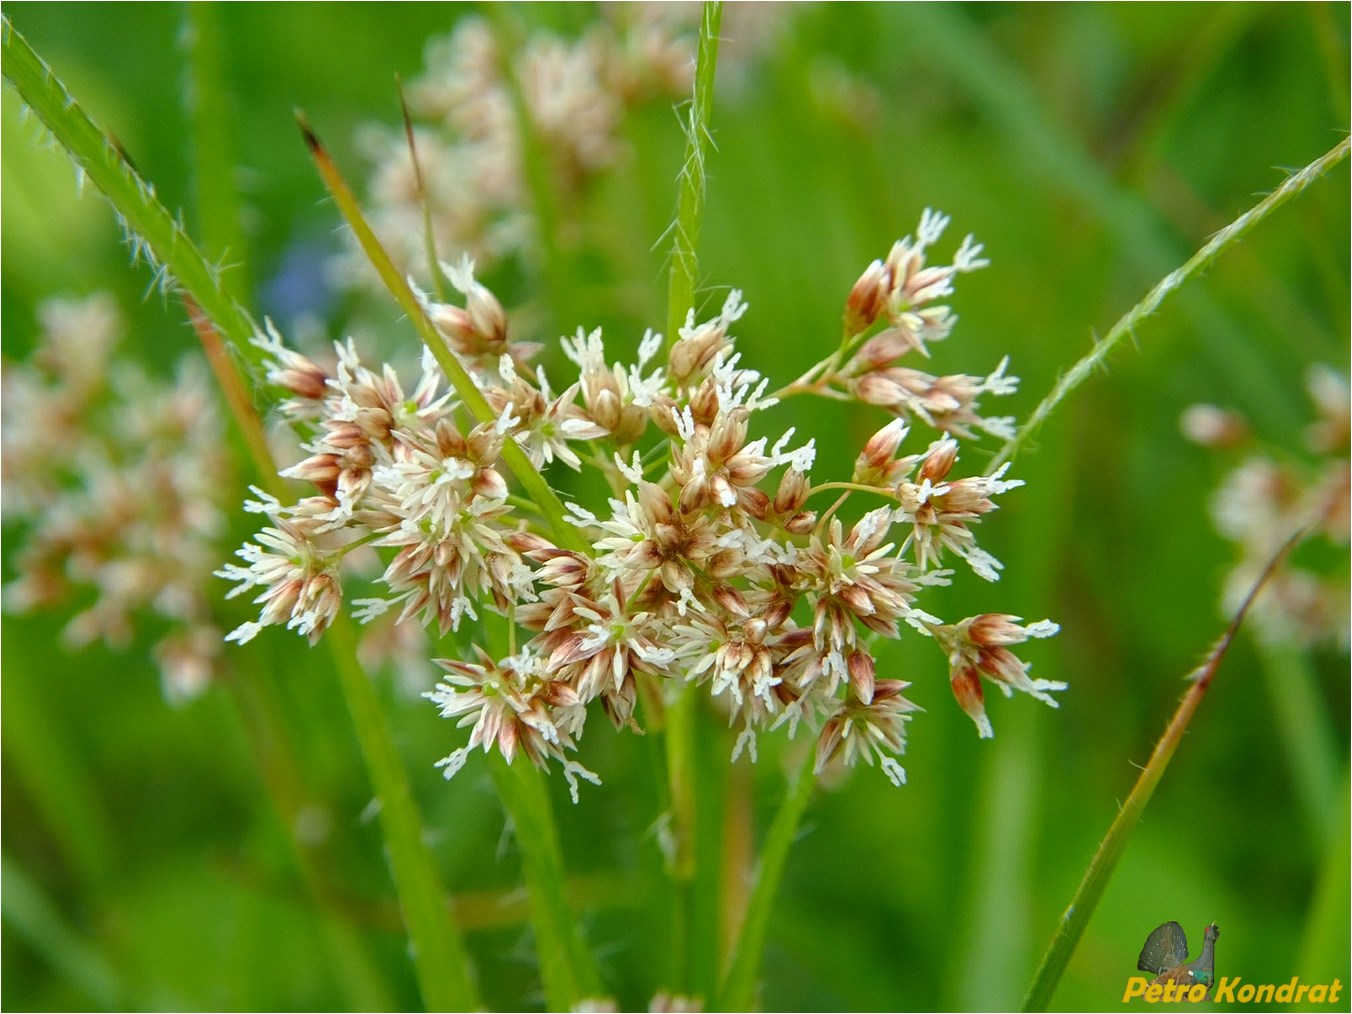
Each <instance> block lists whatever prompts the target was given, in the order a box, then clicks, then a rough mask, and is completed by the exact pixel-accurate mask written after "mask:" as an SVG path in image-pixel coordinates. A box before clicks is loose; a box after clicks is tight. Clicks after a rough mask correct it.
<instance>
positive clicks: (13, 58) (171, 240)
mask: <svg viewBox="0 0 1352 1014" xmlns="http://www.w3.org/2000/svg"><path fill="white" fill-rule="evenodd" d="M0 66H2V67H3V73H4V77H5V78H6V80H8V81H9V82H10V84H12V85H13V86H14V88H15V89H16V90H17V91H18V93H19V96H20V97H21V98H22V99H23V100H24V102H25V103H26V104H27V105H28V107H29V108H30V109H32V110H33V112H34V113H36V114H37V116H38V118H39V119H40V120H41V121H42V122H43V124H44V125H45V126H46V127H47V129H48V130H50V131H51V132H52V135H53V136H54V137H55V138H56V140H57V141H58V142H59V143H60V145H61V147H62V148H64V149H65V150H66V153H67V154H68V155H69V156H70V157H71V160H72V161H73V162H74V163H75V167H76V170H77V172H78V173H79V174H80V175H81V177H82V178H87V179H88V180H89V181H90V182H91V183H93V184H94V185H95V186H96V187H98V188H99V190H101V191H102V192H103V193H104V194H105V195H106V196H107V198H108V200H109V201H110V202H111V203H112V205H113V210H114V211H115V212H116V213H117V215H118V218H119V219H120V220H121V222H122V225H123V228H125V229H126V231H127V235H128V242H129V243H130V244H131V247H132V249H133V251H134V252H135V253H136V254H137V255H138V256H141V257H144V258H145V259H146V260H148V261H149V262H150V264H151V265H152V266H153V267H154V268H155V270H156V272H157V273H158V274H159V275H160V277H161V280H162V282H163V283H164V284H166V285H168V284H171V281H170V280H172V282H173V283H176V284H177V285H178V286H180V287H181V288H182V290H183V291H184V292H186V293H187V294H188V295H189V296H191V297H192V299H193V301H194V302H195V303H197V305H198V306H200V307H201V308H202V310H203V311H204V312H205V313H206V314H207V316H208V317H210V318H211V320H212V321H214V322H215V324H216V326H217V327H218V328H220V330H221V332H222V333H223V334H224V335H225V336H226V337H227V338H228V339H229V340H230V342H231V344H232V345H234V347H235V351H236V352H237V353H238V354H239V355H240V356H242V357H244V359H245V360H246V361H248V362H252V363H257V362H258V361H259V359H260V357H261V352H260V351H259V350H258V349H256V348H253V347H252V346H250V345H249V339H250V338H251V337H253V334H254V332H255V327H254V323H253V321H252V320H251V319H250V317H249V314H248V313H247V312H246V311H245V309H244V308H243V307H242V306H240V304H239V303H238V302H237V301H236V300H235V299H234V297H233V296H231V295H230V293H229V291H227V289H226V287H225V285H224V284H223V283H222V281H221V275H220V271H219V269H217V268H216V267H214V266H212V265H211V264H209V263H208V262H207V260H206V258H205V257H204V256H203V255H202V252H201V251H200V250H199V249H198V248H197V246H196V245H194V243H193V241H192V240H191V239H190V238H189V237H188V234H187V233H186V232H185V231H184V229H183V226H182V225H181V224H180V223H179V222H178V221H177V220H176V219H174V218H173V217H172V216H171V215H170V214H169V212H168V211H167V210H165V208H164V206H163V205H162V204H161V203H160V202H159V199H158V198H157V197H156V196H155V188H154V187H153V186H151V184H149V183H147V182H146V181H145V180H143V179H142V178H141V177H140V175H139V174H138V173H137V172H136V170H135V169H133V168H132V166H131V165H130V164H129V163H128V162H127V159H126V158H125V156H124V155H123V154H122V152H121V151H119V150H118V148H117V146H116V145H115V144H113V142H111V141H110V140H109V139H108V137H107V136H106V135H105V134H104V132H103V131H102V130H100V129H99V128H98V127H97V126H96V125H95V124H94V122H93V120H91V119H90V118H89V117H88V116H87V115H86V114H85V112H84V110H83V109H81V108H80V106H79V105H78V104H77V103H76V101H75V99H74V98H73V97H72V96H71V95H70V93H69V92H67V91H66V88H65V86H64V85H63V84H62V83H61V81H60V80H59V79H58V78H57V77H56V75H55V74H54V73H53V72H52V69H51V68H50V67H48V66H47V64H46V63H45V62H44V61H43V60H42V58H41V57H40V56H38V54H37V53H36V52H34V50H33V48H32V47H31V46H29V45H28V42H27V41H26V40H25V39H24V37H23V36H22V35H20V34H19V33H18V32H17V31H15V29H14V26H13V25H12V24H11V23H10V21H9V18H7V17H6V18H0Z"/></svg>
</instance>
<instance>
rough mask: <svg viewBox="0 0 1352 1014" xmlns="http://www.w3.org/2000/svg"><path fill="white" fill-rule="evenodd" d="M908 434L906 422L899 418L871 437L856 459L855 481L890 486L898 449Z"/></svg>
mask: <svg viewBox="0 0 1352 1014" xmlns="http://www.w3.org/2000/svg"><path fill="white" fill-rule="evenodd" d="M907 432H908V430H907V427H906V421H905V420H904V419H900V418H898V419H893V420H892V421H891V422H890V423H888V424H887V425H886V426H884V427H883V428H882V429H880V430H879V431H878V432H877V433H875V434H873V436H871V437H869V438H868V443H866V444H864V449H863V450H862V451H860V452H859V457H858V458H856V459H855V462H854V481H855V482H863V483H870V484H873V483H877V484H881V483H888V484H890V480H891V478H892V471H893V468H892V466H893V465H894V464H895V461H894V459H895V457H896V453H897V448H898V447H900V446H901V442H902V440H904V439H905V438H906V433H907Z"/></svg>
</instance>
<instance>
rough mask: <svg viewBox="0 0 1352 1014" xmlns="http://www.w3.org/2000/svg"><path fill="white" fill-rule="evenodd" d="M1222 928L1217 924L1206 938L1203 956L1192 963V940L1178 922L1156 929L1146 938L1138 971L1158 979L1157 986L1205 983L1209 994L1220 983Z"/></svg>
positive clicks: (1203, 941)
mask: <svg viewBox="0 0 1352 1014" xmlns="http://www.w3.org/2000/svg"><path fill="white" fill-rule="evenodd" d="M1220 935H1221V931H1220V928H1219V927H1218V926H1217V925H1216V924H1215V923H1214V922H1213V923H1212V924H1211V925H1210V926H1208V927H1207V928H1206V932H1205V933H1204V934H1203V938H1202V953H1201V954H1199V955H1198V956H1197V958H1196V960H1194V961H1191V962H1189V961H1188V937H1187V935H1186V934H1185V933H1184V932H1183V927H1182V926H1180V925H1179V924H1178V923H1176V922H1166V923H1165V924H1164V925H1163V926H1158V927H1156V928H1155V929H1154V930H1153V931H1152V932H1151V934H1150V936H1148V937H1146V938H1145V946H1144V947H1142V948H1141V956H1140V958H1138V959H1137V961H1136V967H1137V968H1139V969H1140V970H1141V971H1143V972H1150V973H1151V974H1152V975H1154V976H1155V979H1154V982H1152V983H1151V985H1154V984H1156V983H1158V984H1166V983H1175V984H1177V985H1182V986H1192V985H1195V984H1197V983H1201V984H1202V985H1203V986H1205V987H1206V988H1207V989H1208V990H1209V989H1210V988H1211V987H1212V985H1214V984H1215V982H1216V940H1217V939H1218V938H1219V937H1220Z"/></svg>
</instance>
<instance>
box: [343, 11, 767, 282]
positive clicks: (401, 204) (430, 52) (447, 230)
mask: <svg viewBox="0 0 1352 1014" xmlns="http://www.w3.org/2000/svg"><path fill="white" fill-rule="evenodd" d="M602 11H603V15H604V16H603V18H602V19H601V20H600V21H598V22H596V23H594V24H592V25H590V26H589V27H588V28H587V29H586V30H585V31H584V32H583V33H582V34H581V35H579V36H577V37H576V38H565V37H563V36H560V35H555V34H551V33H549V32H546V31H543V30H535V31H533V32H532V33H531V34H530V36H529V37H528V38H526V39H525V40H524V41H523V42H522V44H521V46H520V48H519V49H518V50H517V51H515V52H512V53H510V54H505V53H503V52H502V43H501V39H500V37H499V34H498V33H497V32H495V30H494V28H493V26H492V25H491V23H490V22H489V21H487V20H485V19H483V18H480V17H469V18H465V19H463V20H461V21H460V22H459V23H458V24H457V25H456V27H455V29H454V31H453V32H452V33H451V34H450V35H448V36H443V37H440V38H436V39H433V40H432V41H431V42H430V43H429V44H428V46H427V49H426V56H425V61H424V69H423V72H422V74H420V75H419V76H418V77H417V78H415V79H413V80H411V81H410V82H409V83H408V87H407V90H406V95H407V102H408V107H409V112H410V116H411V118H412V121H413V125H414V138H415V142H414V143H415V147H416V152H417V160H418V169H420V170H421V177H422V193H421V194H420V193H419V185H418V173H417V171H416V170H415V167H414V163H413V157H412V154H411V153H410V150H409V145H408V139H407V137H406V135H405V133H404V131H403V130H397V129H393V128H391V127H390V126H388V125H384V124H368V125H366V126H365V127H364V128H363V129H362V131H361V132H360V134H359V135H358V144H359V145H360V147H361V148H362V149H363V150H364V152H365V154H366V156H367V158H368V159H369V160H370V161H371V163H372V165H373V170H372V173H371V177H370V179H371V182H370V186H369V195H368V217H369V219H370V222H371V225H372V227H373V228H374V229H375V231H376V234H377V235H378V236H379V237H380V238H381V241H382V242H383V243H384V244H385V247H386V249H387V250H388V251H389V252H390V254H391V256H393V257H394V259H395V262H396V263H397V264H399V265H400V267H401V268H402V269H403V270H405V271H406V272H409V273H412V274H413V275H415V276H417V277H423V278H425V277H426V276H427V273H428V271H429V270H430V267H431V265H430V264H429V263H428V259H427V252H426V251H427V248H426V244H425V241H424V207H426V209H427V215H428V218H429V220H430V223H431V228H432V238H433V242H434V244H435V248H436V249H438V250H459V251H464V252H466V253H467V254H469V255H470V256H471V257H473V258H474V259H475V262H476V263H477V265H478V267H479V269H480V271H481V272H482V271H485V270H488V269H489V268H491V267H492V266H493V265H494V264H496V263H497V262H498V261H500V260H503V259H505V258H508V257H510V256H513V255H520V254H523V253H525V254H527V255H529V254H530V253H531V252H532V251H533V250H534V249H535V243H536V223H535V218H534V214H535V213H534V200H533V199H532V196H531V190H530V177H529V172H528V169H527V166H526V164H525V162H524V158H523V145H522V136H523V131H522V129H521V124H520V123H519V122H518V117H519V116H520V115H522V114H523V113H524V115H526V116H528V117H529V130H530V133H531V135H533V137H534V139H535V147H536V149H537V150H538V155H537V157H538V158H541V159H543V160H544V163H545V165H544V167H543V172H544V175H546V176H547V178H548V181H549V187H550V188H551V198H552V203H554V204H556V205H557V210H558V212H559V214H560V216H561V221H559V222H557V223H556V227H557V228H559V229H561V230H562V235H563V238H564V239H565V241H566V240H567V238H568V236H569V235H570V234H571V233H572V232H573V231H576V229H577V228H579V226H580V222H579V221H578V220H577V212H578V210H579V209H580V204H579V198H580V196H581V195H582V193H583V192H584V191H585V190H586V188H587V187H588V185H589V184H591V183H592V182H593V181H594V180H595V179H596V178H597V177H598V176H599V175H600V174H601V173H603V172H605V171H607V170H610V169H612V168H614V167H615V166H617V165H620V164H622V163H623V162H624V160H625V158H626V157H627V155H628V150H627V146H626V143H625V141H624V123H625V118H626V116H627V115H629V114H630V112H631V111H633V110H635V109H637V108H639V107H641V106H645V105H650V104H653V103H660V104H662V105H669V104H670V103H672V102H674V101H677V100H680V99H683V98H687V97H688V96H689V95H690V91H691V85H692V81H693V75H694V56H695V41H696V37H697V35H698V29H699V18H700V5H699V4H696V3H642V4H610V5H604V6H603V8H602ZM791 15H792V10H791V5H783V4H769V3H767V4H743V5H733V7H732V8H730V9H729V10H727V11H726V12H725V15H724V22H723V31H722V33H721V34H722V36H723V38H724V40H725V42H729V41H730V42H731V43H732V45H731V46H727V45H725V46H724V47H723V50H724V51H723V52H722V53H721V54H720V71H721V72H726V71H728V70H732V71H735V70H736V66H735V65H736V63H737V62H738V60H739V58H740V59H741V60H743V61H745V60H747V59H750V58H753V57H754V55H755V54H756V53H758V52H759V51H761V50H763V49H764V48H766V47H767V46H769V45H770V44H771V42H772V39H773V38H774V34H775V31H776V29H777V28H778V27H781V26H782V24H783V23H784V22H786V21H787V19H788V18H789V17H791ZM729 57H731V58H732V59H731V61H729V59H728V58H729ZM730 63H731V64H732V66H729V64H730ZM517 89H519V103H518V101H517V98H516V96H515V95H514V93H515V92H516V90H517ZM337 266H338V273H339V275H340V276H341V277H342V278H343V279H344V280H366V281H372V280H373V275H372V273H371V271H370V268H369V265H368V264H367V263H366V260H365V258H364V257H363V256H362V254H361V253H360V251H358V250H356V249H355V248H354V249H353V250H352V251H351V252H350V253H349V254H347V255H345V256H344V257H343V258H341V259H340V260H339V261H338V265H337Z"/></svg>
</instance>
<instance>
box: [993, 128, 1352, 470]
mask: <svg viewBox="0 0 1352 1014" xmlns="http://www.w3.org/2000/svg"><path fill="white" fill-rule="evenodd" d="M1350 143H1352V142H1350V141H1349V139H1348V138H1346V137H1345V138H1343V139H1342V140H1341V141H1340V142H1338V144H1336V145H1334V146H1333V147H1332V148H1331V149H1330V150H1329V151H1327V152H1326V153H1325V154H1323V155H1321V156H1320V157H1319V158H1317V159H1315V160H1314V161H1313V162H1311V163H1310V164H1309V165H1307V166H1306V167H1305V168H1304V169H1301V170H1300V171H1299V172H1297V173H1293V174H1292V175H1290V176H1288V177H1287V178H1286V179H1285V180H1283V181H1282V183H1281V185H1280V186H1279V187H1277V189H1275V190H1274V191H1272V193H1270V194H1268V195H1267V196H1266V197H1264V198H1263V199H1262V200H1261V201H1259V202H1258V203H1257V204H1255V205H1254V206H1253V207H1252V208H1250V209H1249V210H1248V211H1246V212H1244V214H1242V215H1240V216H1239V217H1238V218H1236V219H1235V220H1234V221H1233V222H1231V223H1230V224H1229V225H1227V226H1226V227H1225V228H1224V229H1222V230H1221V231H1220V232H1218V233H1216V235H1214V236H1212V237H1211V239H1209V240H1207V242H1206V243H1205V244H1203V246H1202V248H1201V249H1200V250H1198V251H1197V252H1196V253H1195V254H1193V255H1192V256H1191V257H1189V258H1188V259H1187V260H1186V261H1185V262H1184V263H1183V264H1182V265H1181V266H1180V267H1178V268H1177V269H1175V270H1173V271H1170V272H1169V273H1168V274H1167V275H1165V276H1164V277H1163V278H1162V279H1160V281H1159V282H1158V284H1156V285H1155V287H1154V288H1153V289H1151V290H1150V291H1149V292H1148V293H1146V295H1145V298H1144V299H1142V300H1141V301H1140V302H1139V303H1137V304H1136V305H1135V306H1133V307H1132V308H1131V309H1130V310H1128V311H1127V312H1126V313H1125V314H1123V316H1122V317H1121V318H1120V319H1119V320H1118V321H1117V323H1116V324H1114V325H1113V326H1112V328H1111V329H1110V330H1109V331H1108V333H1107V334H1106V335H1105V336H1104V337H1103V340H1102V341H1099V342H1096V343H1095V345H1094V347H1093V349H1091V350H1090V352H1089V353H1088V355H1086V356H1084V357H1083V358H1082V359H1080V361H1079V362H1077V363H1076V364H1075V365H1074V366H1072V367H1071V368H1070V369H1069V370H1068V371H1067V372H1066V373H1065V374H1064V375H1063V376H1062V377H1061V378H1060V379H1059V380H1057V382H1056V383H1055V384H1054V385H1053V386H1052V389H1051V391H1050V392H1049V393H1048V394H1047V396H1046V397H1045V398H1043V399H1042V401H1041V402H1040V403H1039V404H1038V406H1037V408H1035V409H1034V410H1033V414H1032V415H1030V416H1029V417H1028V420H1027V422H1025V423H1024V424H1023V425H1022V426H1020V427H1019V431H1018V432H1017V433H1015V434H1014V436H1012V437H1010V439H1009V440H1008V441H1006V442H1005V445H1004V446H1003V447H1001V448H1000V451H999V453H998V454H996V455H995V458H994V459H993V460H992V461H991V463H990V467H989V469H988V470H987V474H990V473H991V472H994V471H995V470H996V469H997V468H999V467H1000V466H1001V465H1003V464H1004V463H1005V462H1006V461H1009V460H1011V459H1012V458H1013V457H1014V455H1015V454H1017V453H1018V451H1019V449H1020V448H1021V447H1023V445H1024V444H1025V443H1026V442H1027V440H1028V438H1029V437H1030V436H1032V434H1033V433H1035V432H1036V431H1037V429H1038V427H1039V426H1041V425H1042V424H1043V423H1044V422H1045V421H1046V419H1047V417H1048V416H1049V415H1051V414H1052V412H1053V410H1055V408H1056V407H1057V406H1058V405H1059V404H1061V402H1062V401H1063V400H1064V399H1065V397H1066V395H1068V394H1070V392H1071V391H1073V390H1075V388H1077V387H1079V386H1080V385H1081V384H1083V383H1084V382H1085V381H1086V380H1087V379H1089V375H1090V374H1091V373H1093V372H1094V370H1095V369H1097V368H1098V366H1099V365H1100V364H1102V363H1103V362H1104V361H1105V360H1106V359H1107V358H1108V355H1109V354H1110V353H1111V352H1112V351H1113V349H1114V348H1116V347H1117V345H1118V344H1119V343H1120V342H1121V341H1122V340H1123V339H1124V338H1126V337H1127V336H1128V335H1131V334H1134V333H1135V331H1136V328H1137V326H1138V325H1140V324H1141V323H1142V322H1143V321H1144V320H1145V319H1146V318H1147V317H1149V316H1150V315H1151V314H1153V313H1154V312H1155V311H1156V310H1158V309H1159V307H1160V304H1161V303H1163V302H1164V300H1165V299H1167V298H1168V297H1169V296H1170V295H1171V294H1172V293H1174V292H1177V291H1178V290H1179V289H1181V288H1182V287H1183V286H1184V285H1186V284H1187V283H1188V282H1189V281H1191V280H1192V279H1193V278H1195V277H1196V276H1197V275H1199V274H1201V272H1202V271H1204V270H1206V268H1207V267H1208V266H1209V265H1210V264H1211V262H1212V261H1214V260H1215V259H1216V258H1217V257H1219V256H1220V255H1221V253H1222V252H1224V251H1225V250H1226V249H1227V248H1228V247H1230V246H1232V245H1234V244H1235V243H1238V242H1239V240H1240V239H1241V238H1243V236H1244V234H1245V233H1247V232H1248V231H1249V230H1250V229H1252V228H1253V227H1254V226H1256V225H1257V224H1258V223H1259V222H1261V221H1262V220H1263V219H1265V218H1267V216H1268V215H1270V214H1272V212H1274V211H1276V210H1277V209H1278V208H1280V207H1281V206H1282V205H1283V204H1285V203H1286V202H1287V201H1289V200H1291V198H1293V197H1295V196H1296V195H1297V194H1299V193H1300V192H1301V191H1302V190H1304V189H1305V188H1306V187H1308V186H1309V185H1310V184H1311V183H1313V182H1314V181H1315V180H1317V179H1319V177H1320V176H1322V175H1323V174H1324V173H1326V172H1328V171H1329V170H1330V169H1332V168H1333V167H1334V166H1335V165H1337V164H1338V163H1339V162H1341V161H1342V160H1343V159H1345V158H1347V154H1348V147H1349V144H1350Z"/></svg>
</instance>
